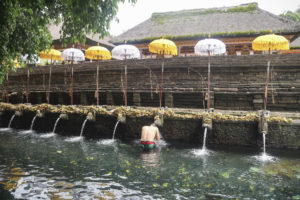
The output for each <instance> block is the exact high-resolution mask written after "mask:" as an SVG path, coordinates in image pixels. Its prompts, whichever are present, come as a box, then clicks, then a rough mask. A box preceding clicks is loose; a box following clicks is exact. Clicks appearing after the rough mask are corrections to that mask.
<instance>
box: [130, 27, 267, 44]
mask: <svg viewBox="0 0 300 200" xmlns="http://www.w3.org/2000/svg"><path fill="white" fill-rule="evenodd" d="M268 33H270V30H262V31H244V32H243V31H235V32H230V33H229V32H217V33H199V34H191V35H178V36H173V35H164V37H165V38H166V39H170V40H181V39H193V38H207V37H208V36H209V35H210V36H211V37H233V36H253V35H263V34H268ZM159 38H161V37H146V38H143V39H136V40H132V41H130V42H133V43H135V42H136V43H139V42H150V41H153V40H156V39H159Z"/></svg>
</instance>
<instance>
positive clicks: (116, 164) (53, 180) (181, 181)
mask: <svg viewBox="0 0 300 200" xmlns="http://www.w3.org/2000/svg"><path fill="white" fill-rule="evenodd" d="M201 147H202V145H200V144H199V146H191V145H187V144H167V143H164V142H163V143H161V144H160V145H159V147H158V148H156V149H155V151H153V152H149V153H142V152H141V150H140V149H139V145H138V141H126V142H124V141H117V140H98V141H96V140H86V139H84V137H81V138H79V137H76V138H67V137H63V136H59V135H55V134H48V135H45V134H43V135H42V134H38V133H34V132H30V131H27V132H26V131H23V132H22V131H17V130H13V129H2V130H0V199H300V154H299V151H296V150H293V151H292V150H291V151H278V150H277V151H274V150H273V151H267V152H268V153H269V154H271V155H272V156H273V159H272V160H271V161H265V162H262V161H260V160H259V159H257V155H259V154H260V151H261V150H260V149H251V148H232V147H230V148H229V147H227V148H213V147H210V146H208V147H207V148H208V149H209V151H208V153H207V154H198V153H197V152H198V151H199V150H200V148H201ZM267 150H268V149H267Z"/></svg>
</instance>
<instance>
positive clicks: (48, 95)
mask: <svg viewBox="0 0 300 200" xmlns="http://www.w3.org/2000/svg"><path fill="white" fill-rule="evenodd" d="M51 73H52V65H51V66H50V70H49V83H48V92H47V103H48V104H49V103H50V88H51Z"/></svg>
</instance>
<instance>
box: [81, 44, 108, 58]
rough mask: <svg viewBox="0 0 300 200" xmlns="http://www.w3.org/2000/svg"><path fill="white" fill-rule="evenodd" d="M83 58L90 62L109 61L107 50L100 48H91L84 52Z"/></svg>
mask: <svg viewBox="0 0 300 200" xmlns="http://www.w3.org/2000/svg"><path fill="white" fill-rule="evenodd" d="M85 57H86V58H87V59H92V60H110V59H111V54H110V52H109V50H108V49H107V48H105V47H101V46H92V47H89V48H88V49H87V50H86V51H85Z"/></svg>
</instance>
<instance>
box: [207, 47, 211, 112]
mask: <svg viewBox="0 0 300 200" xmlns="http://www.w3.org/2000/svg"><path fill="white" fill-rule="evenodd" d="M207 109H208V111H209V109H210V52H209V51H208V70H207Z"/></svg>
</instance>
